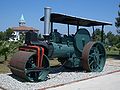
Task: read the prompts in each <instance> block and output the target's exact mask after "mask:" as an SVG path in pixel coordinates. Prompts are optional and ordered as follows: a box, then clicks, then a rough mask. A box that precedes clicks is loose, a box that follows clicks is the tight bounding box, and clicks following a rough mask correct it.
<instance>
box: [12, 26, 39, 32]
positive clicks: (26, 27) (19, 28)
mask: <svg viewBox="0 0 120 90" xmlns="http://www.w3.org/2000/svg"><path fill="white" fill-rule="evenodd" d="M12 29H13V30H14V31H22V30H23V31H27V30H33V31H39V30H37V29H35V28H33V27H28V26H19V27H12Z"/></svg>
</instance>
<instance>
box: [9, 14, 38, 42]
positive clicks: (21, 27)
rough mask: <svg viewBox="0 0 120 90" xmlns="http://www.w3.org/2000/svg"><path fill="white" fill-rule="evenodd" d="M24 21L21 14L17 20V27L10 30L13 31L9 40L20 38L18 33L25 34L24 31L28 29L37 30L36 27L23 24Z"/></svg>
mask: <svg viewBox="0 0 120 90" xmlns="http://www.w3.org/2000/svg"><path fill="white" fill-rule="evenodd" d="M25 24H26V22H25V19H24V16H23V14H22V15H21V18H20V20H19V26H18V27H12V30H13V31H14V33H13V37H12V38H10V39H9V41H18V40H20V35H21V34H25V32H28V31H29V30H32V31H35V32H36V33H38V32H39V30H38V29H35V28H33V27H28V26H25Z"/></svg>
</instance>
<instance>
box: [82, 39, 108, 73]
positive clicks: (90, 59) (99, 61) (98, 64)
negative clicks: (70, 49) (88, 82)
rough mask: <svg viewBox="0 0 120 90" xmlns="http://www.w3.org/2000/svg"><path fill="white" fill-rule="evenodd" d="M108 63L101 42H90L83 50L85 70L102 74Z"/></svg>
mask: <svg viewBox="0 0 120 90" xmlns="http://www.w3.org/2000/svg"><path fill="white" fill-rule="evenodd" d="M105 62H106V53H105V48H104V46H103V44H102V43H100V42H92V41H91V42H88V43H87V44H86V45H85V47H84V48H83V52H82V65H83V69H85V70H86V71H90V72H100V71H102V70H103V68H104V65H105Z"/></svg>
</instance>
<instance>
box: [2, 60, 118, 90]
mask: <svg viewBox="0 0 120 90" xmlns="http://www.w3.org/2000/svg"><path fill="white" fill-rule="evenodd" d="M116 70H120V60H113V59H109V60H107V63H106V65H105V68H104V70H103V71H102V72H100V73H98V72H92V73H85V72H83V71H82V72H80V71H75V72H73V71H70V70H65V69H64V68H62V69H61V71H63V72H54V73H51V74H49V78H50V79H48V80H47V81H43V82H25V81H23V80H21V79H19V78H17V77H15V76H14V75H12V74H11V73H7V74H0V89H7V90H35V89H42V88H46V87H51V86H55V85H60V84H65V83H69V82H72V81H77V80H82V79H86V78H89V77H93V76H98V75H103V74H106V73H109V72H112V71H116Z"/></svg>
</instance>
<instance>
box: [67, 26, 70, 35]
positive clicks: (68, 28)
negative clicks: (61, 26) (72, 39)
mask: <svg viewBox="0 0 120 90" xmlns="http://www.w3.org/2000/svg"><path fill="white" fill-rule="evenodd" d="M67 26H68V36H69V34H70V28H69V24H67Z"/></svg>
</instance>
